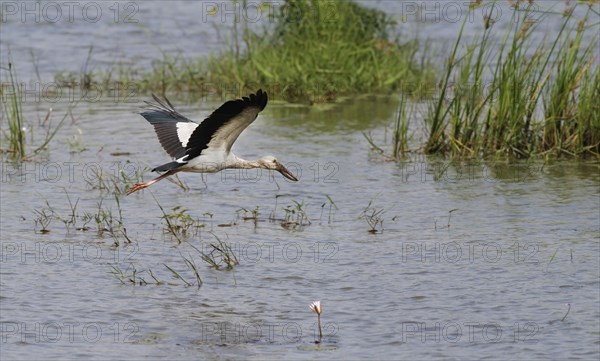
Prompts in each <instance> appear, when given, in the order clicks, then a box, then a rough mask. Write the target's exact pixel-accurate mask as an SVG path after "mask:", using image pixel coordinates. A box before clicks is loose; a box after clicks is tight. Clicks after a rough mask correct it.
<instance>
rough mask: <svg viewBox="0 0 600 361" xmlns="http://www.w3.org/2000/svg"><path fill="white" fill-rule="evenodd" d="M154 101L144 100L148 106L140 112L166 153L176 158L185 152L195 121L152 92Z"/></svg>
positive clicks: (194, 127)
mask: <svg viewBox="0 0 600 361" xmlns="http://www.w3.org/2000/svg"><path fill="white" fill-rule="evenodd" d="M152 97H153V98H154V100H155V101H156V103H150V102H145V103H146V104H147V105H148V106H147V108H146V109H145V110H144V111H143V112H142V113H140V114H141V116H143V117H144V118H146V120H147V121H148V122H150V124H152V125H153V126H154V131H155V132H156V135H157V136H158V140H159V141H160V144H161V145H162V147H163V148H164V149H165V150H166V151H167V153H168V154H169V155H170V156H171V157H173V158H175V159H177V158H181V157H183V156H184V155H185V154H186V147H187V145H188V141H189V139H190V136H191V135H192V133H193V132H194V130H195V129H196V128H197V127H198V124H197V123H194V122H193V121H192V120H190V119H188V118H186V117H184V116H183V115H181V114H179V112H177V111H176V110H175V108H174V107H173V105H172V104H171V102H170V101H169V99H167V98H165V100H164V101H162V100H161V99H159V98H158V97H157V96H156V95H154V94H152Z"/></svg>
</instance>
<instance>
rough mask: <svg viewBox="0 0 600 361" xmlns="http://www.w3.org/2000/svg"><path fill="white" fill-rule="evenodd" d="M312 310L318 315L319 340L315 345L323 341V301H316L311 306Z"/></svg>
mask: <svg viewBox="0 0 600 361" xmlns="http://www.w3.org/2000/svg"><path fill="white" fill-rule="evenodd" d="M310 309H311V310H312V311H313V312H314V313H316V314H317V325H318V328H319V340H317V341H315V343H321V340H322V339H323V328H322V327H321V312H322V308H321V301H315V302H313V303H311V304H310Z"/></svg>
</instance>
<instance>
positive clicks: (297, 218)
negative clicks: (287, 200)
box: [281, 200, 311, 228]
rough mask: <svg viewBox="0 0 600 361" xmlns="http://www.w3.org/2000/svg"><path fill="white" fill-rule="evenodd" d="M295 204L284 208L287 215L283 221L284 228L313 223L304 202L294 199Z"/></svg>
mask: <svg viewBox="0 0 600 361" xmlns="http://www.w3.org/2000/svg"><path fill="white" fill-rule="evenodd" d="M292 202H293V205H289V206H287V207H285V208H283V211H284V212H285V217H284V219H283V221H282V222H281V226H282V227H283V228H296V227H302V226H306V225H309V224H311V222H310V218H308V215H307V214H306V211H305V210H304V202H298V201H295V200H292Z"/></svg>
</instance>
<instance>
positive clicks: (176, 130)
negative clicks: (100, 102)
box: [127, 90, 298, 194]
mask: <svg viewBox="0 0 600 361" xmlns="http://www.w3.org/2000/svg"><path fill="white" fill-rule="evenodd" d="M152 96H153V98H154V100H156V103H150V102H146V104H148V109H146V110H145V111H143V112H142V113H141V115H142V116H143V117H144V118H146V120H147V121H148V122H150V124H152V125H153V126H154V130H155V131H156V135H157V136H158V140H159V141H160V144H161V145H162V147H163V148H164V149H165V150H166V151H167V153H169V155H170V156H171V157H173V159H174V160H173V161H172V162H169V163H165V164H163V165H161V166H158V167H156V168H154V169H153V170H152V171H157V172H165V173H163V174H162V175H161V176H159V177H157V178H154V179H152V180H150V181H148V182H143V183H138V184H136V185H134V186H133V187H131V189H129V190H128V191H127V194H131V193H133V192H136V191H139V190H140V189H144V188H146V187H148V186H151V185H152V184H154V183H156V182H158V181H160V180H161V179H164V178H167V177H169V176H172V175H173V174H175V173H178V172H195V173H215V172H218V171H221V170H223V169H228V168H238V169H252V168H262V169H271V170H276V171H278V172H279V173H281V174H282V175H283V176H284V177H286V178H287V179H290V180H293V181H297V180H298V179H297V178H296V177H295V176H294V175H293V174H292V173H290V171H289V170H288V169H287V168H286V167H284V166H283V164H281V163H280V162H279V161H278V160H277V159H276V158H275V157H273V156H266V157H263V158H261V159H258V160H255V161H247V160H244V159H241V158H239V157H238V156H236V155H235V154H233V153H232V152H231V146H232V145H233V143H234V142H235V140H236V139H237V138H238V136H239V135H240V134H241V133H242V132H243V131H244V129H246V128H247V127H248V126H249V125H250V124H251V123H252V122H253V121H254V119H256V117H257V116H258V113H260V111H262V110H263V109H264V108H265V106H267V101H268V97H267V93H265V92H263V91H262V90H258V91H257V92H256V94H250V95H249V96H247V97H242V99H237V100H230V101H228V102H226V103H225V104H223V105H221V106H220V107H219V108H218V109H217V110H215V111H214V112H213V113H212V114H211V115H210V116H209V117H208V118H206V119H205V120H204V121H203V122H202V123H200V124H198V123H195V122H193V121H191V120H190V119H188V118H186V117H184V116H183V115H181V114H179V113H178V112H177V111H176V110H175V108H174V107H173V105H172V104H171V102H169V100H168V99H167V98H165V100H164V101H162V100H160V99H159V98H158V97H157V96H156V95H152Z"/></svg>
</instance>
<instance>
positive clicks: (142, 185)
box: [127, 183, 149, 195]
mask: <svg viewBox="0 0 600 361" xmlns="http://www.w3.org/2000/svg"><path fill="white" fill-rule="evenodd" d="M148 186H149V184H148V183H137V184H135V185H134V186H133V187H131V188H129V190H128V191H127V195H130V194H131V193H133V192H137V191H139V190H140V189H144V188H146V187H148Z"/></svg>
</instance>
